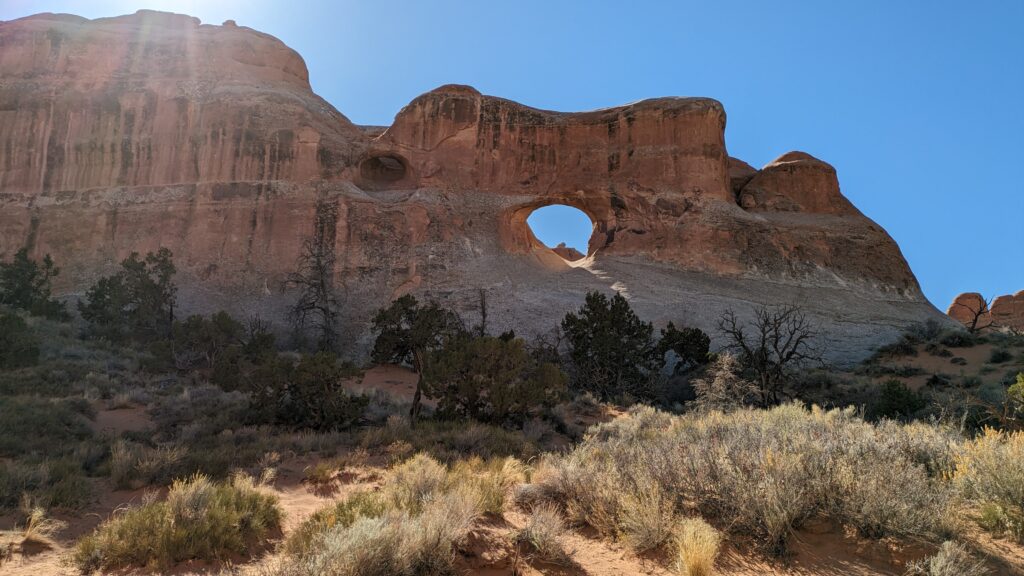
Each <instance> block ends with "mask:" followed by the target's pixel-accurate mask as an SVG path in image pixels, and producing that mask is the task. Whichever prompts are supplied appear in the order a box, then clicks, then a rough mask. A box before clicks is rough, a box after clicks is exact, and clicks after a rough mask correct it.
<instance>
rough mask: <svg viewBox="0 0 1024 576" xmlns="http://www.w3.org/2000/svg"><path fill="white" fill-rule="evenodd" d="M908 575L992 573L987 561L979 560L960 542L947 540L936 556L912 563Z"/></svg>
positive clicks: (976, 575) (940, 575) (932, 575)
mask: <svg viewBox="0 0 1024 576" xmlns="http://www.w3.org/2000/svg"><path fill="white" fill-rule="evenodd" d="M906 574H907V576H985V575H986V574H990V572H989V570H988V569H987V568H985V563H984V562H982V561H980V560H978V559H977V558H975V557H974V556H972V555H971V553H970V552H968V551H967V548H966V547H965V546H964V545H963V544H960V543H958V542H952V541H949V540H947V541H946V542H943V543H942V546H940V547H939V551H938V552H936V554H935V555H934V556H929V557H928V558H925V559H924V560H921V561H919V562H914V563H912V564H911V565H910V566H909V567H908V568H907V572H906Z"/></svg>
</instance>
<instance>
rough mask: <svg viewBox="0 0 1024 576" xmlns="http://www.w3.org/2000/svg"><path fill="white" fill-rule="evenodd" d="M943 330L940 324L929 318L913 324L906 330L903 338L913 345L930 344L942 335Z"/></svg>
mask: <svg viewBox="0 0 1024 576" xmlns="http://www.w3.org/2000/svg"><path fill="white" fill-rule="evenodd" d="M943 330H944V328H943V327H942V324H940V323H939V322H938V321H937V320H935V319H934V318H929V319H928V320H926V321H924V322H919V323H917V324H913V325H912V326H910V328H907V331H906V332H905V333H904V334H903V337H904V338H905V339H907V340H909V341H910V342H913V343H915V344H920V343H922V342H932V341H934V340H936V339H938V338H939V337H940V336H941V335H942V331H943Z"/></svg>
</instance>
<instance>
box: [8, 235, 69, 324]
mask: <svg viewBox="0 0 1024 576" xmlns="http://www.w3.org/2000/svg"><path fill="white" fill-rule="evenodd" d="M59 273H60V269H59V268H57V266H55V265H54V263H53V259H51V258H50V255H49V254H47V255H46V256H44V257H43V261H42V263H41V264H40V263H38V262H36V261H35V260H32V259H30V258H29V257H28V249H27V248H22V249H21V250H18V252H17V253H15V255H14V258H13V259H12V260H11V262H10V263H7V264H4V263H0V304H6V305H7V306H10V307H11V308H19V309H21V310H25V311H27V312H30V313H31V314H33V315H36V316H47V317H49V318H58V319H63V318H65V317H66V316H67V311H66V310H65V309H64V304H62V303H60V302H58V301H56V300H54V299H53V298H51V296H50V294H51V287H50V284H51V283H52V281H53V279H54V278H55V277H56V276H57V274H59Z"/></svg>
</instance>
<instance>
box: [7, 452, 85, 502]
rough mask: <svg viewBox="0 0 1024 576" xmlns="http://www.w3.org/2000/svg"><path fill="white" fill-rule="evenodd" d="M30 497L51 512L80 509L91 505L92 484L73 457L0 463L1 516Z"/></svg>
mask: <svg viewBox="0 0 1024 576" xmlns="http://www.w3.org/2000/svg"><path fill="white" fill-rule="evenodd" d="M26 494H27V495H28V496H29V497H31V498H32V500H33V501H34V502H37V503H38V504H39V505H40V506H43V507H45V508H47V509H49V510H80V509H81V508H83V507H85V506H86V505H87V504H89V503H91V502H92V499H93V492H92V484H91V483H90V482H89V480H88V479H87V478H86V477H85V474H83V471H82V467H81V466H80V464H79V463H78V462H74V461H73V460H72V458H70V457H68V458H62V459H59V460H43V461H41V462H37V463H28V462H22V461H16V460H12V461H0V513H4V512H6V511H9V510H13V509H15V508H17V507H18V505H19V503H20V501H21V499H22V497H23V496H24V495H26Z"/></svg>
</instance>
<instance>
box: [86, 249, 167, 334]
mask: <svg viewBox="0 0 1024 576" xmlns="http://www.w3.org/2000/svg"><path fill="white" fill-rule="evenodd" d="M172 256H173V255H172V254H171V251H170V250H168V249H167V248H160V249H159V250H157V252H156V253H153V252H149V253H147V254H146V257H145V258H140V257H139V254H138V253H137V252H132V253H131V254H130V255H129V256H128V258H125V259H124V260H123V261H122V262H121V270H120V271H119V272H117V273H116V274H113V275H111V276H104V277H102V278H100V279H99V280H98V281H97V282H96V283H95V284H93V285H92V287H90V288H89V289H88V290H87V291H86V293H85V298H84V300H82V301H81V302H79V303H78V309H79V311H80V312H81V314H82V318H84V319H85V320H86V321H87V322H89V324H90V329H91V330H92V332H93V333H94V334H97V335H99V336H102V337H105V338H109V339H111V340H122V339H124V338H126V337H134V338H136V339H139V340H152V339H155V338H166V337H169V336H170V335H171V326H172V325H173V324H174V301H175V296H176V294H177V287H176V286H175V285H174V282H173V277H174V273H175V268H174V262H173V260H172Z"/></svg>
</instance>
